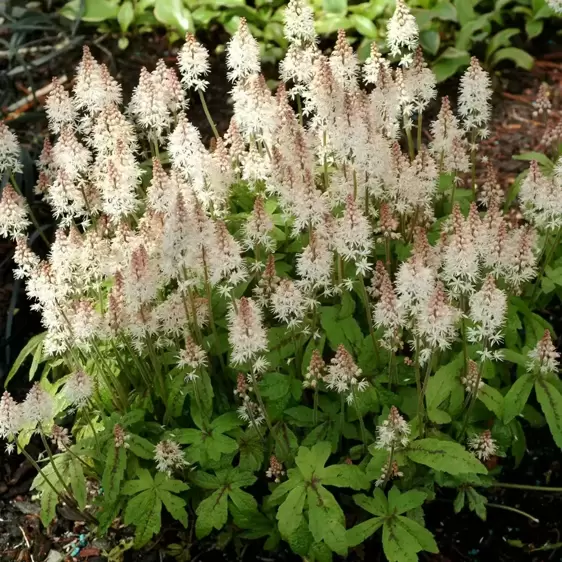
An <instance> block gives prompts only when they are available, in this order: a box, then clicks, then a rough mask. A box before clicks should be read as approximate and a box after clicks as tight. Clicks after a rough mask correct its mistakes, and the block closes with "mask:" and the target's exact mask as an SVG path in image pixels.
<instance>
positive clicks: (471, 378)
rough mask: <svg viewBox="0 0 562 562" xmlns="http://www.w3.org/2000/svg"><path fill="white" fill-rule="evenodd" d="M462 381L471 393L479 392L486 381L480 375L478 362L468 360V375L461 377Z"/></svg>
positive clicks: (468, 392)
mask: <svg viewBox="0 0 562 562" xmlns="http://www.w3.org/2000/svg"><path fill="white" fill-rule="evenodd" d="M461 382H462V384H463V385H464V388H465V390H466V392H467V394H469V395H471V396H472V395H473V394H477V393H478V391H479V390H480V389H481V388H482V387H483V386H484V381H483V380H482V377H481V376H480V368H479V367H478V363H476V361H473V360H472V359H469V360H468V370H467V373H466V375H464V376H463V377H461Z"/></svg>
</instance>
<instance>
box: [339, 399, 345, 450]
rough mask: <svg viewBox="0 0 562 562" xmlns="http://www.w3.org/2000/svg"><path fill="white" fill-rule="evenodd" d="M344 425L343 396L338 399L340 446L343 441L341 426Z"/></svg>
mask: <svg viewBox="0 0 562 562" xmlns="http://www.w3.org/2000/svg"><path fill="white" fill-rule="evenodd" d="M344 424H345V396H344V395H343V394H341V397H340V445H341V442H342V441H343V426H344Z"/></svg>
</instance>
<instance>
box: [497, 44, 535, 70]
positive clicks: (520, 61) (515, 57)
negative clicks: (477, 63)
mask: <svg viewBox="0 0 562 562" xmlns="http://www.w3.org/2000/svg"><path fill="white" fill-rule="evenodd" d="M503 60H510V61H512V62H514V63H515V64H516V65H517V66H519V67H521V68H524V69H525V70H531V69H532V68H533V64H534V63H535V59H534V58H533V57H532V56H531V55H530V54H529V53H527V52H525V51H523V49H517V48H516V47H505V48H504V49H500V50H499V51H496V52H495V53H494V56H493V57H492V60H491V61H490V64H491V65H492V66H496V65H497V64H498V63H499V62H501V61H503Z"/></svg>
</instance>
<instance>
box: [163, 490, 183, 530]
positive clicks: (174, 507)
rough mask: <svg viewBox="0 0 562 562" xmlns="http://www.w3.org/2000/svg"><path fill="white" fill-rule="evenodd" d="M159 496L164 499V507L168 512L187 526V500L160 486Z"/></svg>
mask: <svg viewBox="0 0 562 562" xmlns="http://www.w3.org/2000/svg"><path fill="white" fill-rule="evenodd" d="M157 493H158V497H159V498H160V499H161V500H162V503H163V504H164V507H165V508H166V509H167V510H168V513H169V514H170V515H171V516H172V517H173V518H174V519H175V520H176V521H179V522H180V523H181V524H182V525H183V526H184V527H185V528H187V510H186V508H185V500H183V499H182V498H179V497H178V496H175V495H174V494H172V493H171V492H168V490H164V489H162V488H158V492H157Z"/></svg>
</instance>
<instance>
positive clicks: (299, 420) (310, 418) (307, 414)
mask: <svg viewBox="0 0 562 562" xmlns="http://www.w3.org/2000/svg"><path fill="white" fill-rule="evenodd" d="M285 415H287V416H289V417H290V418H292V419H291V421H292V422H293V423H294V424H295V425H298V426H299V427H307V426H311V425H314V410H313V409H312V408H307V407H306V406H295V407H294V408H287V409H286V410H285ZM318 417H319V418H320V417H322V414H321V413H320V416H318Z"/></svg>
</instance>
